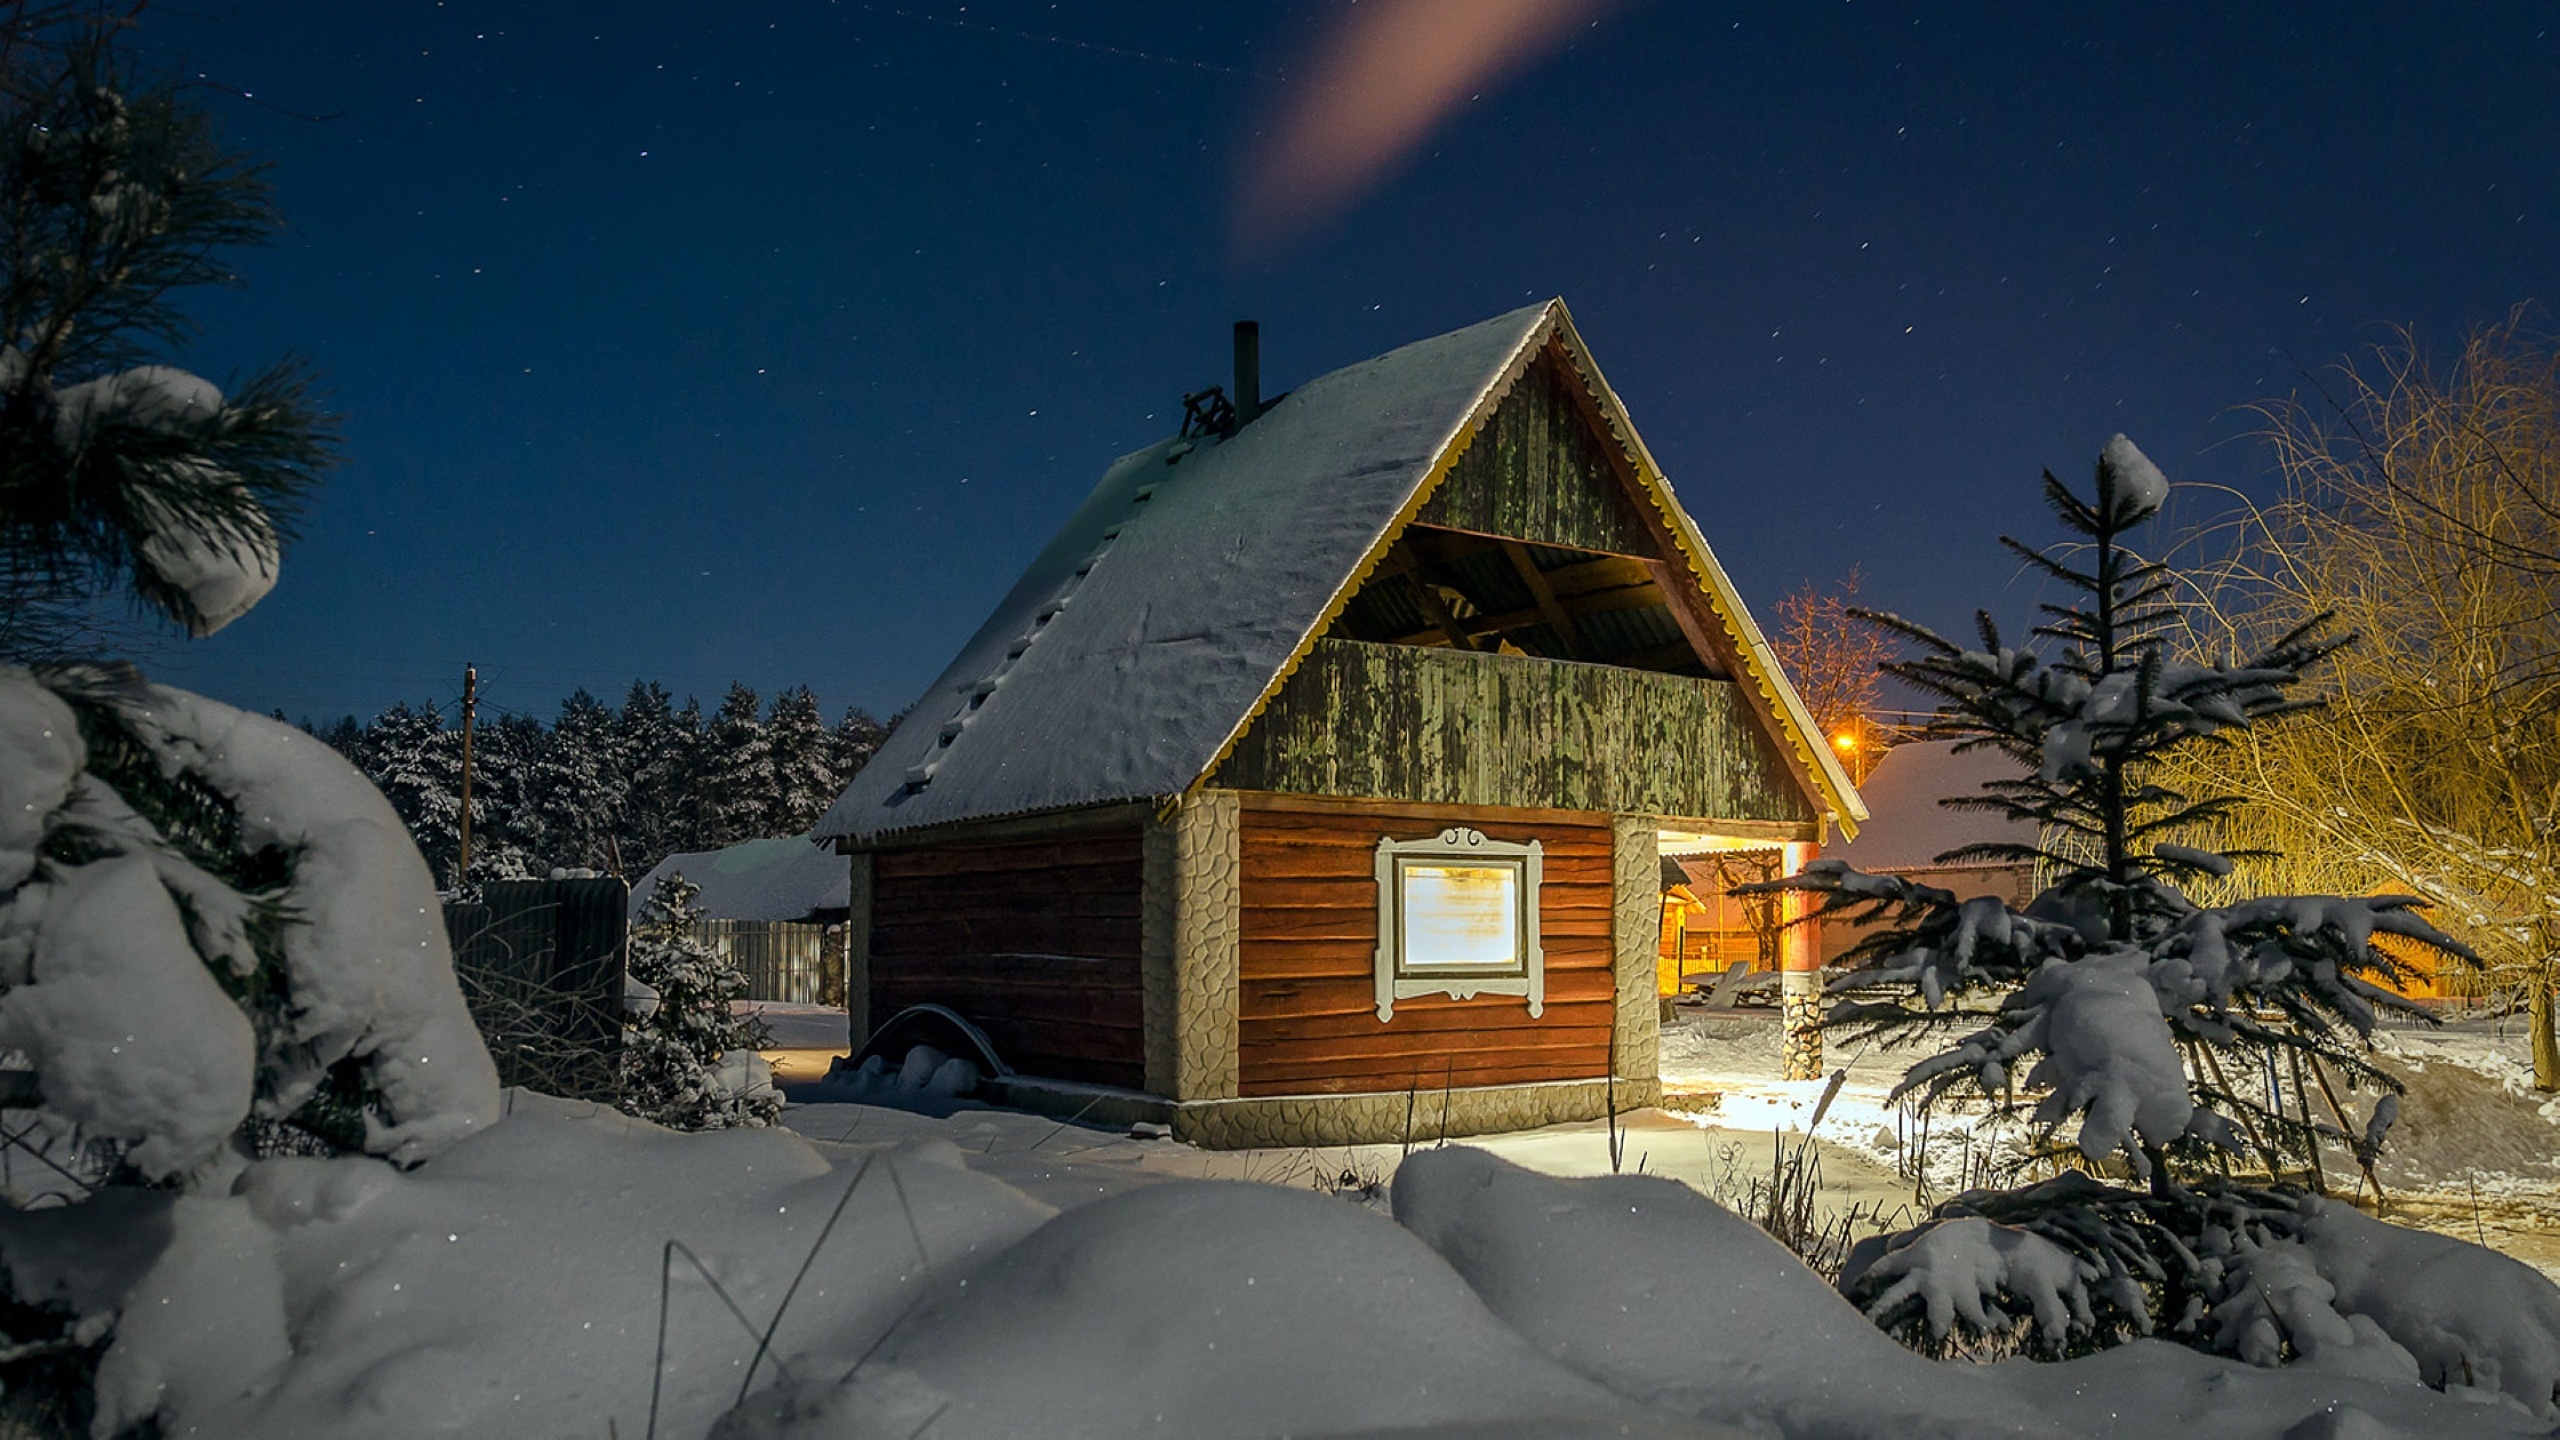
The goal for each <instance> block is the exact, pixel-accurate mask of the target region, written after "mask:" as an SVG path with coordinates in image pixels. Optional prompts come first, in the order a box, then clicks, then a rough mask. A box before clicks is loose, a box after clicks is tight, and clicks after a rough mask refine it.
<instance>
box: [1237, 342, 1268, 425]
mask: <svg viewBox="0 0 2560 1440" xmlns="http://www.w3.org/2000/svg"><path fill="white" fill-rule="evenodd" d="M1235 400H1236V424H1237V425H1238V426H1239V427H1242V426H1246V425H1250V424H1252V423H1253V419H1254V417H1255V416H1257V415H1260V414H1261V413H1262V325H1261V323H1260V322H1259V321H1254V320H1239V321H1237V322H1236V395H1235Z"/></svg>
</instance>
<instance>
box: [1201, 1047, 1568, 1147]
mask: <svg viewBox="0 0 2560 1440" xmlns="http://www.w3.org/2000/svg"><path fill="white" fill-rule="evenodd" d="M1599 1078H1600V1074H1599V1072H1598V1071H1586V1070H1584V1069H1583V1068H1581V1067H1580V1066H1577V1065H1524V1066H1504V1067H1500V1068H1493V1069H1484V1068H1479V1069H1475V1070H1462V1071H1457V1072H1454V1073H1447V1072H1441V1071H1434V1072H1432V1073H1431V1074H1428V1075H1425V1074H1423V1073H1422V1072H1421V1071H1419V1070H1416V1071H1413V1072H1411V1073H1410V1074H1405V1075H1397V1074H1384V1075H1339V1076H1325V1077H1313V1078H1308V1079H1287V1078H1264V1077H1260V1076H1255V1077H1250V1078H1240V1079H1239V1080H1238V1081H1237V1084H1236V1093H1237V1094H1239V1095H1241V1096H1244V1097H1246V1098H1247V1099H1259V1098H1262V1097H1266V1096H1275V1095H1377V1094H1409V1095H1411V1096H1412V1097H1413V1112H1414V1115H1413V1133H1414V1134H1415V1135H1416V1136H1417V1137H1421V1138H1426V1139H1427V1138H1430V1137H1433V1136H1436V1135H1438V1134H1439V1133H1440V1131H1439V1124H1440V1111H1439V1107H1438V1105H1437V1103H1436V1102H1435V1101H1433V1099H1432V1098H1431V1097H1432V1096H1435V1095H1437V1094H1439V1093H1440V1091H1441V1090H1442V1089H1444V1088H1449V1089H1471V1088H1474V1087H1476V1086H1480V1085H1536V1084H1544V1083H1548V1082H1552V1081H1557V1080H1597V1079H1599Z"/></svg>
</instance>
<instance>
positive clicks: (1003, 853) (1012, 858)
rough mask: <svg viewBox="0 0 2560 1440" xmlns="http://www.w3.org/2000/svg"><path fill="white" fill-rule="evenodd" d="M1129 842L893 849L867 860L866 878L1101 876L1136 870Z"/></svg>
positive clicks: (1101, 839) (1100, 839) (1134, 846)
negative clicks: (869, 863)
mask: <svg viewBox="0 0 2560 1440" xmlns="http://www.w3.org/2000/svg"><path fill="white" fill-rule="evenodd" d="M1139 863H1140V860H1139V849H1138V842H1137V840H1136V839H1135V838H1134V837H1122V836H1116V835H1114V836H1095V837H1093V838H1092V839H1090V840H1080V841H1072V842H1055V843H1049V844H1040V845H984V846H978V845H973V846H968V847H965V848H956V849H948V850H893V851H885V852H883V853H881V854H879V855H875V856H873V857H872V873H873V874H874V875H875V876H877V877H879V878H881V879H885V880H951V879H965V878H970V877H974V876H981V875H1024V874H1040V875H1073V874H1076V873H1078V872H1090V873H1092V874H1094V875H1097V876H1100V875H1107V874H1109V873H1111V872H1113V871H1115V870H1126V871H1131V872H1134V871H1136V870H1137V869H1138V866H1139Z"/></svg>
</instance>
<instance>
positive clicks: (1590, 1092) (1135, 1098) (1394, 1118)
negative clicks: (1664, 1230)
mask: <svg viewBox="0 0 2560 1440" xmlns="http://www.w3.org/2000/svg"><path fill="white" fill-rule="evenodd" d="M1615 1088H1616V1102H1617V1108H1618V1109H1619V1110H1620V1111H1621V1112H1623V1111H1627V1110H1635V1109H1641V1108H1643V1107H1645V1106H1648V1105H1654V1104H1658V1103H1660V1101H1661V1099H1662V1082H1661V1081H1659V1080H1628V1079H1621V1080H1619V1081H1618V1082H1617V1085H1616V1087H1615ZM988 1091H989V1095H988V1098H990V1099H993V1100H996V1101H998V1102H999V1103H1002V1104H1006V1105H1011V1106H1014V1107H1016V1108H1019V1109H1024V1110H1030V1111H1035V1112H1037V1113H1039V1114H1043V1115H1055V1116H1058V1117H1060V1118H1062V1119H1064V1118H1070V1117H1080V1118H1081V1119H1082V1120H1083V1121H1084V1122H1085V1123H1086V1124H1090V1125H1106V1126H1113V1127H1118V1126H1123V1125H1128V1124H1132V1123H1134V1122H1137V1121H1141V1120H1147V1121H1154V1122H1156V1123H1159V1124H1169V1125H1171V1126H1172V1127H1173V1133H1174V1135H1175V1136H1176V1137H1177V1138H1179V1139H1182V1140H1187V1141H1189V1142H1190V1143H1192V1144H1194V1145H1198V1146H1201V1147H1203V1148H1205V1149H1210V1150H1247V1149H1286V1148H1289V1147H1292V1146H1299V1145H1396V1144H1402V1143H1404V1142H1406V1141H1409V1140H1410V1141H1415V1142H1424V1143H1427V1142H1430V1141H1434V1140H1438V1139H1441V1138H1443V1137H1449V1138H1455V1137H1458V1136H1464V1135H1488V1134H1495V1133H1498V1132H1501V1131H1506V1130H1534V1129H1536V1128H1538V1127H1539V1126H1541V1125H1560V1124H1563V1123H1566V1122H1568V1121H1574V1120H1597V1119H1600V1118H1601V1117H1602V1116H1605V1115H1607V1114H1608V1113H1609V1105H1610V1099H1611V1095H1610V1091H1611V1087H1610V1085H1609V1083H1608V1082H1607V1081H1605V1080H1559V1081H1550V1082H1548V1083H1545V1084H1539V1085H1487V1086H1481V1087H1475V1088H1469V1089H1461V1090H1416V1091H1412V1092H1409V1093H1408V1092H1406V1091H1401V1090H1399V1091H1395V1092H1393V1093H1390V1094H1374V1095H1275V1096H1270V1097H1265V1098H1254V1099H1238V1100H1197V1101H1190V1102H1179V1101H1173V1100H1167V1099H1165V1098H1164V1097H1163V1096H1161V1095H1147V1094H1142V1093H1140V1092H1138V1091H1134V1090H1112V1089H1108V1088H1105V1087H1101V1086H1093V1085H1076V1084H1071V1083H1067V1082H1063V1081H1055V1080H1040V1079H1034V1078H1028V1077H1022V1076H1015V1077H1011V1078H1008V1079H1004V1080H999V1081H993V1082H990V1084H989V1086H988Z"/></svg>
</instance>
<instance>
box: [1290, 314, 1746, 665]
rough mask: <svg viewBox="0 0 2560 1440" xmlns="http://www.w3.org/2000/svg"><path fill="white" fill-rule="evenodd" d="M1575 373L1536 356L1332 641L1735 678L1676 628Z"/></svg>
mask: <svg viewBox="0 0 2560 1440" xmlns="http://www.w3.org/2000/svg"><path fill="white" fill-rule="evenodd" d="M1568 367H1569V362H1568V361H1566V359H1565V358H1564V356H1563V355H1562V354H1561V353H1560V352H1559V350H1558V347H1557V346H1556V345H1555V343H1554V342H1553V341H1552V340H1551V341H1549V342H1548V343H1547V344H1546V345H1544V346H1542V347H1540V349H1539V351H1538V353H1537V354H1536V356H1535V357H1534V358H1533V359H1532V360H1531V361H1530V362H1529V364H1528V366H1527V367H1526V368H1525V369H1524V370H1522V372H1521V374H1520V376H1519V378H1518V380H1516V381H1515V382H1514V383H1513V384H1512V386H1511V388H1510V389H1509V390H1508V391H1507V392H1505V393H1504V394H1503V396H1502V398H1501V400H1500V401H1499V403H1497V404H1496V406H1495V407H1494V409H1493V412H1492V414H1491V415H1489V416H1488V417H1487V418H1486V420H1485V423H1484V424H1483V426H1482V427H1481V428H1480V430H1479V431H1478V433H1477V435H1476V437H1475V439H1474V441H1473V443H1471V444H1469V445H1468V446H1467V447H1466V449H1465V450H1464V451H1463V452H1462V453H1461V454H1460V455H1459V456H1458V458H1457V460H1456V462H1455V463H1454V464H1453V465H1451V466H1450V467H1449V474H1448V478H1447V479H1446V480H1445V481H1444V482H1442V484H1441V486H1440V488H1439V489H1438V490H1436V491H1435V492H1433V493H1432V494H1431V496H1430V497H1429V498H1428V499H1427V500H1426V501H1425V502H1424V503H1423V505H1422V506H1421V508H1420V509H1419V510H1417V511H1416V512H1415V513H1414V516H1413V519H1412V520H1411V521H1410V522H1409V523H1407V524H1406V526H1405V527H1404V528H1403V530H1402V531H1401V532H1399V533H1398V534H1397V536H1396V537H1395V538H1394V540H1393V542H1392V543H1391V545H1390V547H1389V550H1388V552H1387V554H1386V556H1385V557H1384V558H1383V559H1382V560H1381V561H1380V562H1379V564H1378V567H1377V568H1376V569H1375V570H1374V571H1372V572H1371V573H1370V576H1369V579H1368V581H1367V583H1366V584H1364V585H1362V586H1361V587H1360V589H1359V591H1358V592H1357V593H1356V594H1354V595H1353V596H1352V598H1351V601H1350V603H1349V604H1347V605H1345V606H1344V607H1343V610H1342V613H1341V615H1340V616H1339V617H1338V618H1337V619H1336V620H1335V622H1334V624H1333V626H1332V628H1331V629H1330V630H1328V631H1327V632H1326V633H1327V635H1328V636H1330V637H1331V638H1335V639H1343V640H1361V641H1369V642H1374V643H1383V644H1397V645H1420V646H1424V647H1448V648H1452V649H1459V650H1474V651H1482V652H1487V653H1494V654H1506V655H1531V656H1537V657H1539V658H1542V659H1551V660H1580V661H1587V662H1591V663H1595V664H1603V665H1617V666H1622V667H1625V668H1628V669H1636V670H1654V671H1660V672H1663V673H1666V674H1673V675H1693V676H1703V677H1707V678H1712V679H1726V678H1729V676H1728V674H1727V672H1726V670H1725V668H1724V667H1723V666H1722V665H1721V664H1719V663H1718V660H1717V657H1716V656H1715V655H1714V654H1713V653H1711V652H1707V651H1702V650H1701V648H1700V647H1699V646H1697V645H1696V644H1695V643H1693V642H1692V640H1691V639H1690V638H1689V637H1688V635H1686V634H1685V633H1684V632H1683V630H1682V628H1681V626H1680V623H1679V619H1678V617H1677V616H1676V615H1675V614H1674V613H1673V611H1672V608H1671V607H1672V598H1671V596H1670V594H1669V593H1668V592H1667V591H1666V590H1665V588H1664V585H1663V579H1664V578H1665V566H1664V563H1663V562H1664V560H1665V556H1664V554H1663V546H1662V544H1661V543H1660V540H1659V539H1658V538H1657V536H1656V535H1655V534H1654V533H1653V531H1652V530H1651V528H1650V527H1648V526H1647V525H1646V524H1645V522H1644V518H1643V516H1642V514H1641V513H1640V512H1639V511H1638V510H1637V509H1636V508H1635V505H1634V503H1633V500H1632V498H1631V497H1630V496H1629V495H1628V493H1627V490H1626V487H1625V486H1624V484H1622V483H1621V481H1620V480H1619V478H1618V476H1617V474H1616V473H1615V472H1614V470H1613V469H1612V467H1611V465H1610V463H1609V457H1608V451H1607V448H1606V447H1607V446H1608V445H1609V444H1610V443H1611V442H1609V441H1608V440H1607V439H1606V438H1605V437H1604V436H1603V435H1602V434H1601V433H1600V432H1599V431H1598V429H1597V428H1596V427H1595V426H1594V425H1593V424H1592V422H1591V419H1590V417H1589V416H1588V415H1587V414H1586V413H1585V411H1584V409H1583V407H1582V406H1581V405H1579V404H1577V403H1576V401H1575V398H1574V396H1573V394H1572V390H1571V387H1572V386H1574V385H1575V384H1577V383H1578V382H1577V381H1576V380H1575V379H1574V378H1573V377H1572V375H1571V373H1570V370H1569V368H1568Z"/></svg>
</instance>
